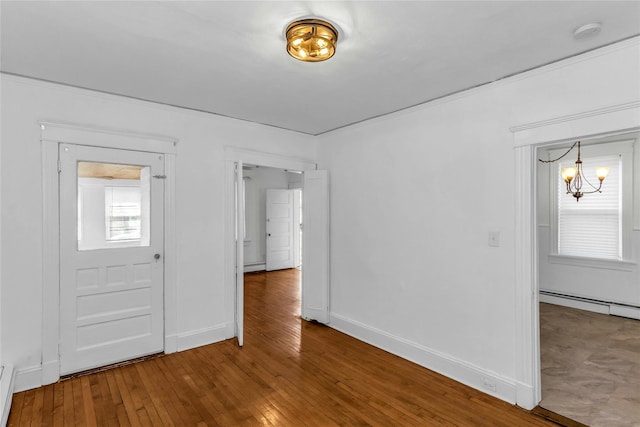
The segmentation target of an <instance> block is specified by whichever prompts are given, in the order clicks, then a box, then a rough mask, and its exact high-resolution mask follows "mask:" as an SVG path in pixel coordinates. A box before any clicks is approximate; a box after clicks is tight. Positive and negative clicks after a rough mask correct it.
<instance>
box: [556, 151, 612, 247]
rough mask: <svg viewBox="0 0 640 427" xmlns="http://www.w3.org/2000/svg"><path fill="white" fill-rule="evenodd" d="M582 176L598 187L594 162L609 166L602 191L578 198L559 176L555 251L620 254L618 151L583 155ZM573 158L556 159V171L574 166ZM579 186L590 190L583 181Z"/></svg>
mask: <svg viewBox="0 0 640 427" xmlns="http://www.w3.org/2000/svg"><path fill="white" fill-rule="evenodd" d="M582 162H583V163H582V167H583V172H584V175H585V176H584V178H586V180H587V181H589V182H590V183H591V184H593V185H594V186H595V187H596V188H597V187H598V184H599V182H598V178H597V177H596V174H595V170H596V166H606V167H609V169H610V171H609V175H608V176H607V178H606V179H605V180H604V183H603V186H602V193H593V194H586V195H584V196H583V197H581V198H580V201H579V202H576V199H575V198H574V197H573V196H572V195H571V194H567V193H566V184H565V183H564V181H563V180H562V179H558V254H560V255H569V256H578V257H589V258H602V259H616V260H617V259H621V258H622V242H621V233H622V188H621V186H622V162H621V157H620V155H617V154H616V155H608V156H598V157H590V158H583V159H582ZM574 165H575V163H574V160H566V161H562V162H560V163H559V169H558V171H557V173H558V176H559V175H560V171H561V170H562V169H563V168H565V167H569V166H574ZM584 181H585V180H584V179H583V185H582V190H583V192H588V191H591V190H593V189H592V188H591V186H589V184H588V183H587V182H584Z"/></svg>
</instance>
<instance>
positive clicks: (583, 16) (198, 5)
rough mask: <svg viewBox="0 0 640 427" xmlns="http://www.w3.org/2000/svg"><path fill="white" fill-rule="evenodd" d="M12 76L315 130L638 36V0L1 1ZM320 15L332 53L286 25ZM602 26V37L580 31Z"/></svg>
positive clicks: (4, 58) (5, 64) (4, 50)
mask: <svg viewBox="0 0 640 427" xmlns="http://www.w3.org/2000/svg"><path fill="white" fill-rule="evenodd" d="M0 6H1V11H0V13H1V15H0V16H1V64H0V70H1V71H2V72H5V73H11V74H17V75H23V76H28V77H34V78H38V79H43V80H48V81H53V82H59V83H64V84H68V85H73V86H78V87H83V88H89V89H95V90H99V91H103V92H109V93H114V94H119V95H125V96H129V97H133V98H139V99H144V100H149V101H155V102H160V103H165V104H170V105H176V106H180V107H185V108H190V109H195V110H201V111H205V112H210V113H214V114H219V115H223V116H229V117H235V118H238V119H243V120H248V121H252V122H257V123H263V124H267V125H271V126H276V127H280V128H286V129H291V130H295V131H299V132H304V133H308V134H312V135H317V134H320V133H323V132H327V131H330V130H332V129H336V128H339V127H343V126H347V125H349V124H353V123H357V122H360V121H363V120H367V119H369V118H372V117H376V116H380V115H384V114H388V113H390V112H393V111H397V110H400V109H403V108H407V107H410V106H413V105H416V104H420V103H424V102H427V101H429V100H433V99H436V98H439V97H442V96H445V95H447V94H451V93H455V92H458V91H461V90H464V89H467V88H470V87H474V86H477V85H481V84H484V83H488V82H491V81H494V80H497V79H500V78H503V77H505V76H509V75H512V74H516V73H520V72H522V71H525V70H528V69H531V68H535V67H538V66H540V65H544V64H548V63H550V62H554V61H557V60H560V59H562V58H566V57H570V56H573V55H576V54H578V53H581V52H585V51H588V50H591V49H594V48H597V47H600V46H604V45H607V44H610V43H613V42H616V41H619V40H623V39H626V38H629V37H632V36H636V35H638V34H640V1H622V2H618V1H566V2H565V1H495V2H485V1H468V2H462V1H353V2H345V1H329V2H315V1H312V2H304V1H137V2H135V1H134V2H131V1H111V2H109V1H107V2H95V1H69V2H62V1H44V2H39V1H2V2H1V3H0ZM310 16H313V17H321V18H324V19H327V20H329V21H330V22H332V23H334V24H335V25H336V26H337V27H338V28H339V31H340V34H339V40H338V47H337V51H336V55H335V56H334V57H333V58H332V59H330V60H328V61H325V62H321V63H303V62H300V61H296V60H294V59H293V58H291V57H289V56H288V55H287V53H286V51H285V41H284V29H285V27H286V26H287V24H289V23H290V22H291V21H293V20H295V19H297V18H300V17H310ZM590 22H599V23H601V24H602V31H601V32H600V33H599V34H598V35H597V36H595V37H592V38H587V39H582V40H576V39H574V37H573V31H574V30H575V29H576V28H577V27H579V26H581V25H583V24H586V23H590Z"/></svg>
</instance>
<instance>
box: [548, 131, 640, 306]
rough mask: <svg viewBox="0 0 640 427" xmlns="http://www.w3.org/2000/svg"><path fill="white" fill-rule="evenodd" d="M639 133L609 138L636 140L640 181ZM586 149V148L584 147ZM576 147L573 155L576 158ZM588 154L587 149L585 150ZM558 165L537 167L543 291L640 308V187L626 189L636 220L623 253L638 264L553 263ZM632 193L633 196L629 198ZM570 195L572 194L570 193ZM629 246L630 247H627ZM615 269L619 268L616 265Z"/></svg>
mask: <svg viewBox="0 0 640 427" xmlns="http://www.w3.org/2000/svg"><path fill="white" fill-rule="evenodd" d="M638 136H639V134H638V133H635V132H634V133H632V134H624V135H620V136H616V137H609V138H606V141H608V142H615V141H629V140H636V142H635V144H634V145H635V148H634V150H635V156H634V158H633V161H632V163H634V164H633V166H632V168H633V182H635V183H638V182H640V170H639V168H638V164H637V163H638V159H639V157H640V156H638V148H639V147H640V145H638V144H639V143H638V141H637V138H638ZM605 145H606V144H605ZM583 148H584V147H583ZM550 149H553V148H550ZM539 153H540V154H539V156H540V157H542V158H544V159H546V158H547V155H546V151H545V150H542V149H541V150H539ZM576 155H577V154H576V152H575V150H574V151H572V153H571V154H569V156H570V158H572V159H575V156H576ZM583 156H584V150H583ZM556 170H557V168H554V167H553V166H551V167H550V166H549V165H548V164H542V163H539V164H538V167H537V171H538V173H537V182H538V212H537V215H538V239H539V243H538V251H539V252H538V253H539V258H538V259H539V272H540V274H539V283H540V290H541V291H548V292H553V293H559V294H562V295H569V296H573V297H580V298H587V299H593V300H597V301H603V302H607V303H610V302H612V303H618V304H625V305H632V306H635V307H640V269H638V263H639V262H640V227H639V225H640V221H639V220H638V218H639V217H640V213H639V212H637V211H636V212H633V207H634V206H636V210H637V203H634V199H637V198H638V194H640V188H638V187H637V186H636V188H634V189H633V191H627V192H625V193H624V194H625V196H627V197H626V198H627V199H628V200H625V203H628V204H629V207H630V208H631V211H632V212H631V215H632V221H631V222H632V223H633V224H635V225H634V226H633V229H632V230H629V229H626V227H625V229H624V233H623V234H624V236H623V239H624V238H628V239H630V240H631V245H630V246H631V248H630V249H631V250H630V251H627V252H628V253H623V256H624V259H625V261H631V262H632V263H634V264H635V265H629V264H626V263H625V265H624V268H625V269H621V268H622V266H620V267H618V268H619V269H612V268H611V266H610V265H607V264H605V265H601V264H599V263H598V262H597V261H596V262H589V260H586V261H587V262H586V265H571V264H566V263H562V262H558V261H556V262H550V259H549V255H550V254H554V253H556V252H557V251H556V249H555V248H554V247H553V241H554V240H553V239H552V232H553V231H552V230H553V227H552V224H551V221H552V215H551V209H552V208H551V206H552V202H551V197H552V196H551V195H550V192H551V191H550V189H551V186H550V185H549V182H550V179H551V177H550V174H552V173H555V172H556ZM606 185H607V180H605V181H604V191H606ZM555 194H556V193H553V197H555ZM628 196H630V197H628ZM567 197H569V196H567ZM585 197H597V195H591V196H589V195H587V196H585ZM625 249H626V248H625ZM614 268H615V267H614Z"/></svg>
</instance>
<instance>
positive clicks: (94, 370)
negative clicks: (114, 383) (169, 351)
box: [60, 351, 164, 381]
mask: <svg viewBox="0 0 640 427" xmlns="http://www.w3.org/2000/svg"><path fill="white" fill-rule="evenodd" d="M160 356H164V352H163V351H162V352H160V353H153V354H148V355H146V356H141V357H136V358H135V359H129V360H124V361H122V362H117V363H112V364H110V365H104V366H98V367H97V368H92V369H87V370H85V371H80V372H74V373H72V374H68V375H61V376H60V381H64V380H70V379H72V378H77V377H81V376H84V375H89V374H95V373H97V372H103V371H108V370H109V369H113V368H119V367H121V366H127V365H132V364H134V363H138V362H144V361H145V360H150V359H155V358H156V357H160Z"/></svg>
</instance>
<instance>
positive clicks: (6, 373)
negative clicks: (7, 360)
mask: <svg viewBox="0 0 640 427" xmlns="http://www.w3.org/2000/svg"><path fill="white" fill-rule="evenodd" d="M14 381H15V371H14V369H13V366H12V365H6V366H4V367H0V426H2V427H4V426H6V425H7V420H8V419H9V411H10V410H11V401H12V400H13V391H14Z"/></svg>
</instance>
